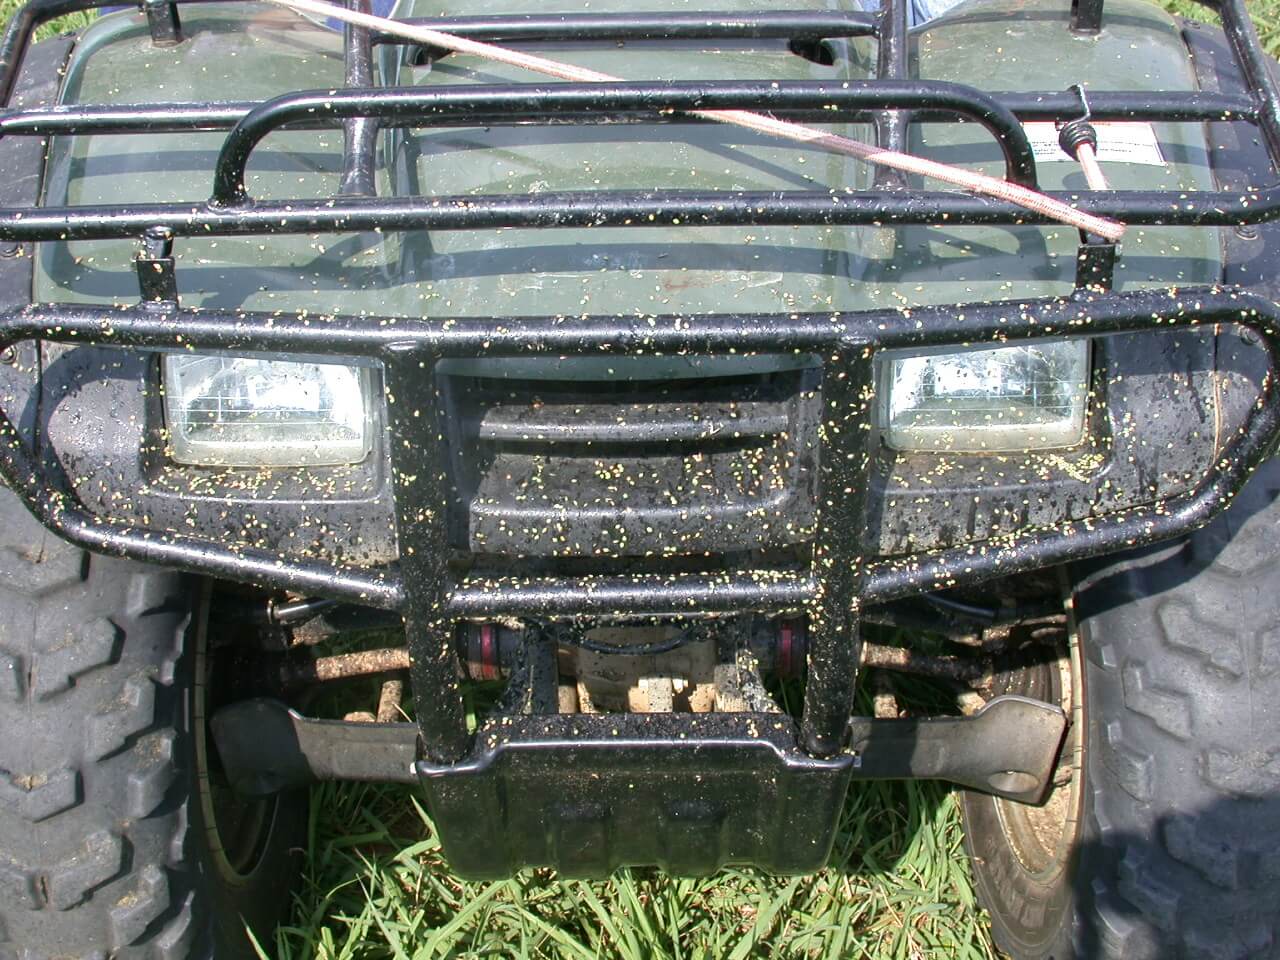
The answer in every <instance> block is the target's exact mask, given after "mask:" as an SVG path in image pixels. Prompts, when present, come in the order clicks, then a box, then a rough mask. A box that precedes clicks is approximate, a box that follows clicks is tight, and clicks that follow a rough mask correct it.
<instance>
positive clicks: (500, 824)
mask: <svg viewBox="0 0 1280 960" xmlns="http://www.w3.org/2000/svg"><path fill="white" fill-rule="evenodd" d="M697 723H698V725H699V726H702V725H705V729H702V730H697V731H696V732H691V731H690V729H689V726H688V718H687V717H686V718H684V722H681V720H680V719H679V718H674V717H671V716H667V715H655V714H649V715H641V714H621V715H608V716H528V717H519V718H512V717H507V718H503V719H502V720H501V721H499V722H496V723H494V724H493V725H490V726H487V727H484V728H482V729H481V730H480V733H479V735H478V737H477V742H476V750H475V752H474V753H473V754H472V756H473V758H474V759H471V760H468V761H465V762H463V763H460V764H454V765H451V766H436V765H433V764H430V763H425V762H422V763H419V764H418V767H417V769H418V773H419V775H420V776H421V778H422V783H423V785H424V787H425V789H426V793H427V803H428V806H429V809H430V812H431V816H432V818H433V819H434V820H435V823H436V826H437V828H438V830H439V832H440V837H441V840H442V843H443V846H444V854H445V856H446V857H447V858H448V860H449V865H450V867H451V868H452V870H453V871H454V872H455V873H457V874H459V875H460V876H463V877H467V878H471V879H489V878H496V877H508V876H511V874H512V873H514V872H515V871H516V870H518V869H521V868H523V867H526V866H532V865H545V866H552V867H555V868H556V869H557V870H559V871H560V872H561V873H562V874H564V875H566V876H576V877H588V876H596V877H599V876H607V875H608V874H609V873H611V872H613V871H614V870H615V869H617V868H618V867H620V866H623V865H625V864H654V863H656V864H658V865H659V866H661V867H662V868H663V869H664V870H666V871H667V872H669V873H673V874H681V875H701V874H709V873H714V872H715V871H716V870H718V869H720V868H721V867H723V866H724V865H725V864H727V863H752V864H755V865H757V866H759V867H761V868H762V869H764V870H767V871H769V872H771V873H784V874H785V873H811V872H813V871H814V870H817V869H818V868H820V867H821V866H822V865H823V864H824V863H826V861H827V857H828V855H829V854H830V852H831V845H832V841H833V840H834V837H835V829H836V823H837V821H838V819H839V816H840V811H841V809H842V807H843V805H844V795H845V791H846V790H847V788H848V786H849V779H850V776H851V774H852V772H853V770H854V769H855V768H856V766H857V764H858V760H857V758H856V757H854V756H852V755H850V754H842V755H839V756H837V757H834V758H832V759H829V760H817V759H814V758H813V757H810V756H808V755H807V754H805V753H802V752H801V751H799V750H798V749H796V746H795V743H796V734H795V728H794V725H793V723H792V721H791V719H790V718H789V717H786V716H783V715H779V714H707V715H706V719H705V721H703V720H702V719H701V718H699V720H698V721H697ZM668 728H669V729H668ZM695 736H696V737H697V739H694V737H695Z"/></svg>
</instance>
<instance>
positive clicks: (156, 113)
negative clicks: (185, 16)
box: [0, 91, 1259, 137]
mask: <svg viewBox="0 0 1280 960" xmlns="http://www.w3.org/2000/svg"><path fill="white" fill-rule="evenodd" d="M991 97H992V98H993V99H995V100H997V101H998V102H999V103H1001V104H1002V105H1003V106H1004V107H1005V108H1006V109H1008V110H1009V111H1010V112H1011V113H1012V114H1013V115H1014V116H1015V117H1017V118H1018V120H1019V121H1033V120H1042V121H1046V120H1062V119H1069V118H1071V117H1074V116H1076V115H1077V114H1078V113H1079V110H1080V100H1079V98H1078V97H1077V96H1076V95H1075V94H1073V93H1056V92H1052V91H1041V92H1037V93H993V94H991ZM262 103H263V101H260V100H228V101H223V102H211V103H121V104H75V105H70V106H60V107H52V108H48V109H31V110H14V111H11V112H0V136H27V137H37V136H38V137H44V136H50V135H54V134H78V133H90V134H91V133H115V134H125V133H181V132H185V131H189V130H229V129H230V128H232V127H234V126H235V125H236V124H237V123H239V122H240V121H241V120H242V119H244V117H246V116H247V115H248V114H249V113H250V111H252V110H254V109H255V108H257V107H259V106H261V105H262ZM1089 106H1090V107H1091V108H1092V110H1093V118H1094V119H1095V120H1099V121H1105V120H1145V121H1149V122H1162V121H1163V122H1193V123H1194V122H1202V121H1204V122H1207V121H1240V122H1248V123H1256V122H1257V118H1258V110H1259V108H1258V105H1257V104H1256V103H1255V102H1254V101H1253V100H1251V99H1249V98H1248V97H1240V96H1232V95H1228V94H1218V93H1186V94H1180V93H1150V92H1145V91H1114V92H1109V93H1108V92H1102V93H1092V94H1090V95H1089ZM913 115H914V117H915V119H916V120H920V121H924V120H935V119H938V118H947V119H954V114H952V113H934V112H932V111H930V110H929V109H927V108H924V109H920V110H917V111H914V112H913ZM786 116H787V117H789V118H792V119H798V120H804V121H806V122H818V121H821V122H824V123H825V122H829V121H830V120H831V111H830V110H825V109H824V110H787V111H786ZM592 119H593V120H596V121H599V122H602V123H604V122H607V123H686V122H689V120H688V119H687V118H682V117H672V116H669V115H665V114H664V115H657V116H644V115H637V114H627V113H609V112H606V111H601V112H599V113H597V114H593V116H592ZM519 121H520V122H534V123H550V122H552V121H559V122H565V123H573V122H576V121H575V120H574V119H573V118H572V117H566V116H565V115H563V114H560V113H547V112H543V111H540V110H531V111H530V112H528V113H522V114H521V115H520V117H519ZM503 122H506V123H510V122H515V121H513V120H512V119H511V117H510V116H507V115H505V114H504V113H503V112H502V111H495V112H493V113H473V114H469V115H467V116H438V115H437V116H434V117H432V119H431V126H441V127H442V126H455V125H456V126H489V125H496V124H499V123H503ZM330 126H332V123H331V122H328V121H317V122H314V123H308V122H307V121H306V120H299V121H296V122H294V123H290V124H289V129H291V130H306V129H324V128H326V127H330Z"/></svg>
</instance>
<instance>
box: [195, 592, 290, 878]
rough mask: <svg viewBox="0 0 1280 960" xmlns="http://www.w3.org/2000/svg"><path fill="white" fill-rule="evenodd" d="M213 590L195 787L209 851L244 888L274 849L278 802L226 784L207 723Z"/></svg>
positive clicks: (204, 607)
mask: <svg viewBox="0 0 1280 960" xmlns="http://www.w3.org/2000/svg"><path fill="white" fill-rule="evenodd" d="M212 592H213V588H212V584H210V583H208V582H206V583H205V584H204V587H203V589H202V590H201V593H200V603H199V607H198V609H197V611H196V616H197V620H196V630H195V681H194V683H193V687H192V711H191V717H192V724H191V726H192V731H191V732H192V736H193V738H194V740H195V755H196V787H197V791H198V793H199V797H200V812H201V820H202V821H203V823H204V830H205V839H206V847H207V849H208V850H209V853H210V855H211V857H212V860H213V864H214V866H215V867H216V868H217V870H218V872H219V874H221V875H222V877H223V879H224V880H225V881H227V882H228V883H231V884H242V883H244V882H246V881H247V880H248V879H249V878H250V877H252V876H253V874H254V872H255V871H256V870H257V869H258V867H259V865H260V864H261V863H262V859H263V856H264V854H265V853H266V851H267V850H268V849H269V848H270V846H271V835H272V832H273V831H274V830H275V826H276V814H277V812H278V810H279V798H278V797H276V796H271V797H266V798H261V799H258V798H248V797H244V796H241V795H240V794H238V793H236V791H235V790H233V789H232V788H231V786H230V784H229V783H228V781H227V778H226V775H225V773H224V772H223V769H222V763H221V761H220V760H219V758H218V751H217V747H216V745H215V744H214V741H213V737H212V734H211V732H210V730H209V726H208V723H207V718H208V717H209V716H210V715H211V714H212V712H213V711H214V710H215V709H216V708H217V707H218V704H217V702H216V700H214V699H213V698H212V697H211V694H210V687H211V684H210V678H211V676H212V668H213V659H212V657H211V656H210V654H209V606H210V600H211V597H212Z"/></svg>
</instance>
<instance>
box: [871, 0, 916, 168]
mask: <svg viewBox="0 0 1280 960" xmlns="http://www.w3.org/2000/svg"><path fill="white" fill-rule="evenodd" d="M907 24H908V19H907V0H884V2H882V4H881V9H880V23H879V28H880V29H879V32H878V34H877V36H878V39H879V47H878V49H877V51H876V75H877V76H878V77H879V78H880V79H881V80H896V81H899V82H901V81H905V80H906V79H907V73H908V66H909V64H908V57H907V53H908V45H909V35H908V30H907ZM910 123H911V119H910V114H907V113H905V112H904V111H902V110H886V111H884V112H883V113H881V114H879V115H878V116H877V117H876V143H877V144H879V145H880V146H882V147H884V148H885V149H886V150H897V151H899V152H906V150H907V131H908V128H909V126H910ZM874 183H875V185H876V186H877V187H880V188H882V189H893V188H899V189H901V188H905V187H906V185H907V178H906V175H905V174H903V173H902V172H901V171H899V170H893V169H890V168H888V167H876V171H875V180H874Z"/></svg>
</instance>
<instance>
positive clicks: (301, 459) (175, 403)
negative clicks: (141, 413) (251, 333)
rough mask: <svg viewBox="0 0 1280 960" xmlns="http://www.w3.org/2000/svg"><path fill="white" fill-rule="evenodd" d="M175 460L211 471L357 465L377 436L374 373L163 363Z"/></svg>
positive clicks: (181, 358)
mask: <svg viewBox="0 0 1280 960" xmlns="http://www.w3.org/2000/svg"><path fill="white" fill-rule="evenodd" d="M163 376H164V387H165V393H164V414H165V423H166V425H167V426H168V428H169V443H170V447H171V452H172V456H173V459H174V460H176V461H177V462H179V463H191V464H201V465H206V466H227V467H263V466H324V465H334V464H343V463H358V462H360V461H361V460H363V459H364V458H365V457H366V456H368V454H369V447H370V442H371V437H372V434H373V431H372V425H371V422H370V414H371V411H372V409H373V404H372V402H371V396H372V389H371V388H372V371H370V370H369V369H368V368H367V367H357V366H348V365H345V364H337V363H314V362H309V361H299V360H271V359H264V358H260V357H234V356H222V355H211V354H199V353H181V354H166V355H165V357H164V372H163Z"/></svg>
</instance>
